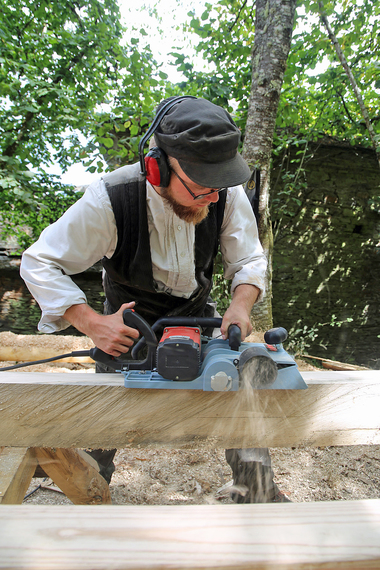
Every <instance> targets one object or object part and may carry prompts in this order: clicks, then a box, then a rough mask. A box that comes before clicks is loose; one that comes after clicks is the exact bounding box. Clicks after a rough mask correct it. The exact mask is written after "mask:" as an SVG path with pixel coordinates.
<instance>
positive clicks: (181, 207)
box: [159, 159, 219, 225]
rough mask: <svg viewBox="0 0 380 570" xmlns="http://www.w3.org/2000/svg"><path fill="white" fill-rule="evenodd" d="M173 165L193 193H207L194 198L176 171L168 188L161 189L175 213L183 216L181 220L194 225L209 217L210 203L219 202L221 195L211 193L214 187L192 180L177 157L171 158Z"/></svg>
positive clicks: (197, 194)
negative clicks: (207, 186)
mask: <svg viewBox="0 0 380 570" xmlns="http://www.w3.org/2000/svg"><path fill="white" fill-rule="evenodd" d="M171 166H172V168H173V170H174V171H175V172H176V173H177V174H178V176H179V177H180V178H182V180H183V182H185V184H186V186H188V187H189V188H190V190H191V192H192V193H193V194H195V195H196V196H200V195H202V194H205V196H204V198H198V199H197V200H194V197H193V196H192V195H191V194H190V192H189V191H188V189H187V188H186V186H185V185H184V184H183V182H182V181H181V180H180V178H178V177H177V176H176V175H175V174H174V173H172V176H171V179H170V185H169V186H168V188H160V189H159V190H160V195H161V196H162V197H163V198H164V199H165V200H167V201H168V202H169V203H170V204H171V206H172V208H173V211H174V213H175V214H176V215H177V216H178V217H179V218H181V220H184V221H185V222H189V223H193V224H194V225H195V224H199V223H200V222H201V221H202V220H204V219H205V218H206V217H207V214H208V210H209V206H210V204H211V203H213V202H217V201H218V199H219V195H218V193H217V192H215V193H214V194H209V192H210V191H211V190H213V188H206V187H204V186H200V185H199V184H196V183H195V182H192V180H190V178H188V176H186V174H185V173H184V172H183V170H182V169H181V167H180V166H179V164H178V162H177V161H176V160H175V159H171Z"/></svg>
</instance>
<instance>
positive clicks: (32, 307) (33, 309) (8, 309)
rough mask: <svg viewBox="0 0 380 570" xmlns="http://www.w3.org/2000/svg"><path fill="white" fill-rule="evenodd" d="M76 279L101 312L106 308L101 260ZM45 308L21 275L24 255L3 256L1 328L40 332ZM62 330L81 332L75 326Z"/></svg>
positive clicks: (64, 332)
mask: <svg viewBox="0 0 380 570" xmlns="http://www.w3.org/2000/svg"><path fill="white" fill-rule="evenodd" d="M73 280H74V281H75V282H76V283H77V285H78V286H79V287H80V288H81V289H82V290H83V291H85V293H86V296H87V302H88V304H89V305H90V306H91V307H92V308H93V309H95V310H96V311H98V312H100V313H101V312H103V301H104V293H103V289H102V274H101V266H100V264H99V265H97V266H94V267H92V268H91V269H89V270H88V271H86V272H85V273H83V274H81V275H75V276H73ZM40 318H41V311H40V308H39V306H38V305H37V303H36V301H35V300H34V299H33V297H32V296H31V295H30V293H29V291H28V289H27V287H26V286H25V283H24V281H23V280H22V279H21V277H20V259H19V258H7V257H6V256H2V258H0V332H2V331H10V332H13V333H16V334H36V333H37V332H38V331H37V325H38V322H39V320H40ZM61 334H70V335H80V334H81V333H79V332H78V331H77V330H76V329H75V328H74V327H71V326H70V327H69V328H67V329H66V330H65V331H62V333H61Z"/></svg>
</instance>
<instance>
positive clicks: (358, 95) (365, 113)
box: [319, 0, 380, 168]
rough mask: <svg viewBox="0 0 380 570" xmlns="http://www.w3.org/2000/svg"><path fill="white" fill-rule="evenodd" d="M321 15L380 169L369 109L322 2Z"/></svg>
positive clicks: (320, 6) (379, 155)
mask: <svg viewBox="0 0 380 570" xmlns="http://www.w3.org/2000/svg"><path fill="white" fill-rule="evenodd" d="M319 15H320V18H321V21H322V23H323V25H324V26H325V28H326V30H327V33H328V36H329V38H330V40H331V43H332V44H333V46H334V48H335V51H336V54H337V56H338V58H339V61H340V62H341V64H342V67H343V69H344V70H345V72H346V73H347V76H348V79H349V80H350V83H351V86H352V89H353V91H354V94H355V97H356V99H357V102H358V103H359V107H360V110H361V112H362V115H363V117H364V121H365V124H366V127H367V130H368V133H369V136H370V139H371V142H372V146H373V148H374V149H375V152H376V156H377V160H378V164H379V168H380V147H379V146H378V144H377V141H376V134H375V131H374V129H373V127H372V124H371V120H370V118H369V115H368V111H367V108H366V106H365V103H364V101H363V98H362V96H361V93H360V90H359V87H358V85H357V83H356V81H355V78H354V76H353V74H352V71H351V69H350V66H349V65H348V62H347V60H346V57H345V55H344V53H343V51H342V48H341V47H340V44H339V42H338V39H337V37H336V36H335V34H334V32H333V31H332V29H331V26H330V24H329V21H328V19H327V16H326V13H325V12H324V6H323V2H321V0H320V1H319Z"/></svg>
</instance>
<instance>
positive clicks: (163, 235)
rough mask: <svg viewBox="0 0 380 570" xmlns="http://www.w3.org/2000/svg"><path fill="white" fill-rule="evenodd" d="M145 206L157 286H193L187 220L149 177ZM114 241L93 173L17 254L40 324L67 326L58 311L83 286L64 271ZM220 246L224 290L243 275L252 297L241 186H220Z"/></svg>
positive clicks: (254, 277)
mask: <svg viewBox="0 0 380 570" xmlns="http://www.w3.org/2000/svg"><path fill="white" fill-rule="evenodd" d="M147 214H148V225H149V234H150V247H151V256H152V266H153V277H154V279H155V281H156V282H157V284H158V285H157V286H158V290H159V291H167V292H169V293H171V294H172V295H174V296H177V297H178V296H179V297H185V298H189V297H190V296H191V294H192V293H193V292H194V290H195V289H196V288H197V282H196V279H195V264H194V239H195V227H194V225H193V224H191V223H187V222H184V221H183V220H181V219H180V218H178V217H177V216H176V215H175V214H174V212H173V210H172V208H171V207H170V205H169V204H168V203H167V201H166V200H163V199H162V198H161V197H160V196H159V194H157V192H155V190H154V188H153V187H152V186H151V185H150V184H149V183H147ZM116 244H117V229H116V222H115V217H114V214H113V210H112V206H111V203H110V200H109V197H108V194H107V191H106V188H105V185H104V182H103V181H102V180H101V179H100V180H97V181H96V182H94V183H92V184H91V185H90V186H89V187H88V188H87V190H86V192H85V194H84V195H83V196H82V198H80V200H78V201H77V202H76V203H75V204H74V205H73V206H71V208H69V209H68V210H67V212H65V214H64V215H63V216H62V217H61V218H60V219H59V220H57V221H56V222H55V223H54V224H52V225H51V226H49V227H48V228H46V229H45V230H44V231H43V232H42V233H41V235H40V237H39V239H38V240H37V242H35V243H34V244H33V245H32V246H31V247H29V249H27V250H26V251H25V252H24V254H23V258H22V263H21V270H20V273H21V276H22V278H23V279H24V281H25V283H26V285H27V287H28V289H29V290H30V292H31V294H32V295H33V297H34V298H35V299H36V301H37V302H38V304H39V306H40V308H41V311H42V318H41V320H40V322H39V325H38V329H39V330H40V331H42V332H44V333H51V332H57V331H60V330H63V329H65V328H67V327H68V326H69V323H68V322H67V321H66V320H65V319H64V318H63V317H62V315H63V314H64V313H65V311H66V310H67V309H68V308H69V307H71V306H72V305H77V304H81V303H86V296H85V294H84V292H83V291H82V290H81V289H80V288H79V287H78V286H77V285H76V284H75V283H74V282H73V281H72V279H71V278H70V275H75V274H77V273H81V272H83V271H85V270H86V269H88V268H89V267H91V266H92V265H94V264H95V263H96V262H98V261H99V260H101V259H102V258H103V257H104V256H105V257H108V258H111V257H112V255H113V253H114V251H115V248H116ZM220 248H221V252H222V257H223V265H224V276H225V278H226V279H232V286H231V291H232V293H233V291H234V289H235V288H236V287H237V286H238V285H241V284H243V283H248V284H251V285H256V287H258V288H259V289H260V296H259V300H260V299H261V298H262V296H263V293H264V289H265V285H264V277H265V271H266V266H267V261H266V258H265V255H264V253H263V250H262V247H261V244H260V242H259V239H258V231H257V224H256V220H255V217H254V215H253V212H252V208H251V205H250V203H249V201H248V198H247V197H246V195H245V192H244V189H243V187H242V186H235V187H232V188H229V189H228V190H227V200H226V206H225V211H224V218H223V223H222V227H221V233H220Z"/></svg>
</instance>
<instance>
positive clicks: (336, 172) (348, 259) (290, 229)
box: [272, 143, 380, 368]
mask: <svg viewBox="0 0 380 570" xmlns="http://www.w3.org/2000/svg"><path fill="white" fill-rule="evenodd" d="M300 151H302V149H299V148H298V149H294V151H293V152H292V153H291V155H290V156H287V157H286V161H287V165H288V166H289V167H290V169H291V171H293V173H294V174H296V172H297V168H299V166H300V164H301V163H300V159H302V152H300ZM297 152H298V154H297ZM306 156H307V158H306V160H305V162H304V163H303V165H302V167H303V168H301V170H299V172H298V178H296V176H294V177H293V178H292V177H290V178H289V176H288V177H287V179H286V180H283V178H282V174H283V173H284V166H285V165H284V164H283V169H282V170H281V168H280V165H279V164H277V165H276V166H275V168H274V171H273V173H272V185H273V188H274V192H273V194H272V196H273V207H272V220H273V228H274V272H273V314H274V321H275V323H278V324H281V325H282V326H284V327H285V328H287V329H288V331H289V333H290V335H289V336H290V347H293V349H294V350H296V349H297V350H299V351H301V352H303V353H305V354H307V353H309V354H312V355H315V356H324V357H327V358H333V359H334V358H335V359H338V360H343V361H345V362H350V361H351V362H355V363H358V364H364V365H367V366H370V367H372V368H380V311H379V306H380V286H379V283H380V242H379V239H380V199H379V196H380V192H379V187H380V170H379V166H378V163H377V161H376V157H375V153H374V152H373V151H371V150H370V149H359V148H352V147H348V148H345V147H342V146H337V145H334V144H331V143H330V144H327V143H323V144H320V145H314V146H313V147H312V148H310V149H309V150H308V152H307V155H306ZM292 161H294V162H292ZM287 181H290V183H292V184H293V189H295V193H294V192H293V193H292V194H289V193H288V192H287V187H286V182H287Z"/></svg>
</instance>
